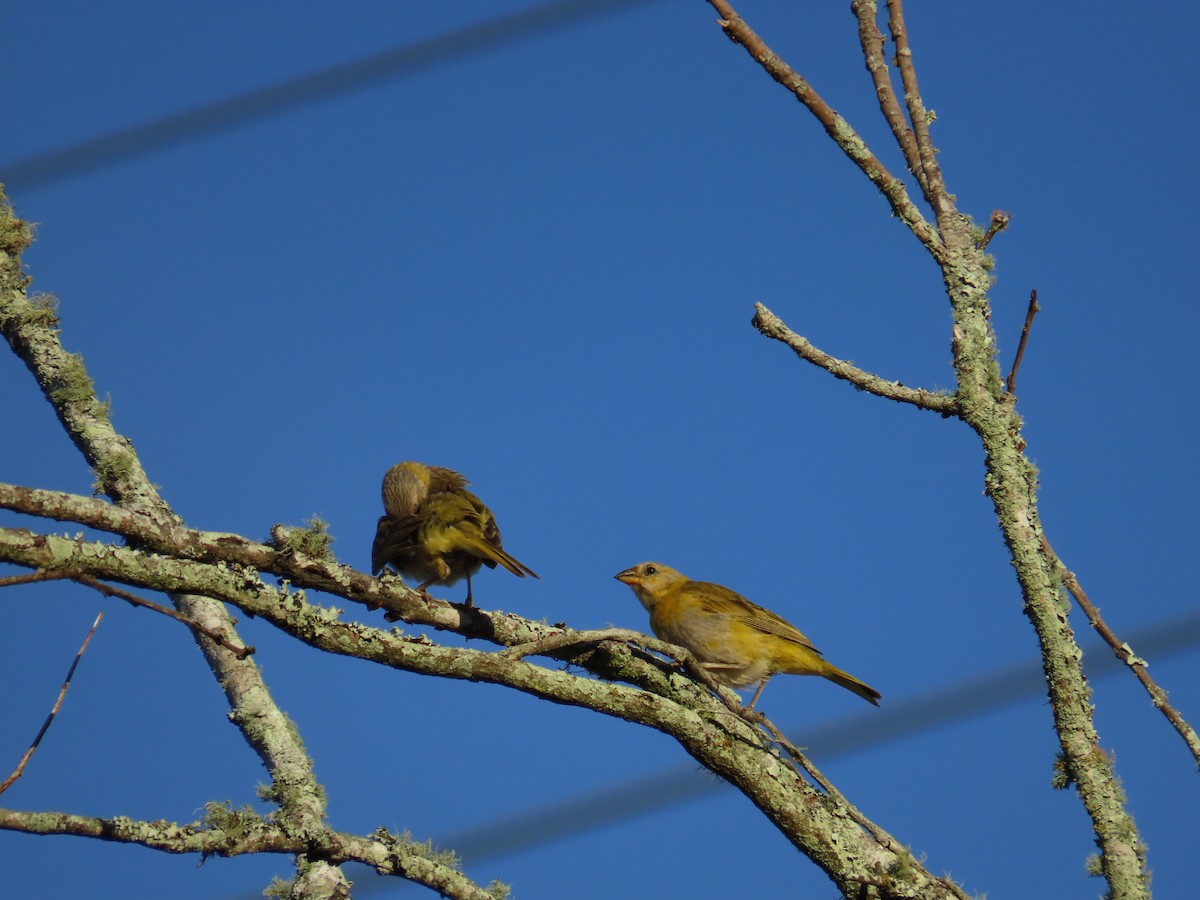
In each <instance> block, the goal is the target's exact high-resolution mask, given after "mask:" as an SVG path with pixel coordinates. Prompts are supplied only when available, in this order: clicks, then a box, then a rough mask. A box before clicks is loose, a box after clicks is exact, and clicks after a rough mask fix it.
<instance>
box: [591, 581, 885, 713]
mask: <svg viewBox="0 0 1200 900" xmlns="http://www.w3.org/2000/svg"><path fill="white" fill-rule="evenodd" d="M613 577H614V578H616V579H617V581H620V582H623V583H625V584H627V585H629V586H630V587H631V588H633V592H634V593H635V594H636V595H637V598H638V600H640V601H641V602H642V606H644V607H646V610H647V611H648V612H649V613H650V628H651V629H653V631H654V633H655V634H656V635H658V637H659V638H660V639H661V640H664V641H668V642H670V643H672V644H679V645H680V646H683V647H686V648H687V649H688V650H690V651H691V652H692V655H693V656H695V657H696V661H697V662H699V663H700V664H701V665H702V666H703V667H704V668H705V669H707V670H708V671H709V672H711V673H712V676H713V678H715V679H716V680H717V681H719V682H721V683H722V684H728V685H732V686H733V687H747V686H748V685H751V684H755V683H757V684H758V690H756V691H755V692H754V698H753V699H752V700H751V701H750V706H749V708H750V709H753V708H754V704H755V703H756V702H758V697H759V695H760V694H761V693H762V690H763V688H764V687H766V685H767V681H768V680H769V679H770V678H771V676H772V675H775V674H778V673H781V672H782V673H784V674H786V675H820V676H821V677H822V678H828V679H829V680H830V681H832V682H833V683H834V684H838V685H841V686H842V687H844V688H845V689H846V690H848V691H854V693H856V694H858V696H860V697H862V698H863V699H864V700H867V701H869V702H870V703H874V704H875V705H876V706H878V705H879V696H880V695H879V692H878V691H877V690H875V689H874V688H872V687H869V686H868V685H866V684H864V683H863V682H861V681H859V680H858V679H857V678H855V677H854V676H853V675H850V674H849V673H847V672H843V671H842V670H841V669H839V668H837V667H836V666H832V665H830V664H829V663H827V662H825V660H823V659H822V658H821V651H819V650H818V649H817V648H816V647H814V646H813V645H812V642H811V641H809V639H808V638H806V637H805V636H804V635H803V634H801V633H800V632H799V631H797V630H796V629H795V628H794V627H792V626H791V625H789V624H788V623H787V622H785V621H784V620H783V619H781V618H780V617H779V616H777V615H775V613H773V612H771V611H770V610H769V609H763V608H762V607H761V606H759V605H758V604H756V603H751V602H750V601H749V600H747V599H746V598H745V597H743V596H742V595H741V594H738V593H735V592H734V591H731V590H730V589H729V588H727V587H722V586H721V585H719V584H710V583H709V582H707V581H691V580H690V579H689V578H688V577H687V576H686V575H683V574H681V573H679V572H676V571H675V570H674V569H672V568H671V567H669V566H664V565H662V564H661V563H655V562H644V563H642V564H641V565H638V566H634V567H633V568H632V569H626V570H625V571H623V572H618V573H617V574H616V575H615V576H613Z"/></svg>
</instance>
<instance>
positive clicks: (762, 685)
mask: <svg viewBox="0 0 1200 900" xmlns="http://www.w3.org/2000/svg"><path fill="white" fill-rule="evenodd" d="M770 680H771V676H770V675H768V676H767V677H766V678H764V679H763V680H762V681H760V682H759V683H758V690H756V691H755V692H754V696H753V697H751V698H750V705H749V706H747V707H746V709H754V704H755V703H757V702H758V695H759V694H761V693H762V692H763V688H765V687H766V686H767V682H768V681H770Z"/></svg>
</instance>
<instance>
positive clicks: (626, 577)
mask: <svg viewBox="0 0 1200 900" xmlns="http://www.w3.org/2000/svg"><path fill="white" fill-rule="evenodd" d="M613 578H615V579H617V581H620V582H622V583H624V584H633V583H634V582H636V581H637V580H638V577H637V572H635V571H634V570H633V569H626V570H625V571H623V572H618V573H617V574H616V575H614V576H613Z"/></svg>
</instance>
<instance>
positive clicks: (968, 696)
mask: <svg viewBox="0 0 1200 900" xmlns="http://www.w3.org/2000/svg"><path fill="white" fill-rule="evenodd" d="M1130 644H1131V645H1132V646H1133V647H1135V648H1136V649H1137V652H1138V654H1139V655H1140V656H1143V657H1147V658H1149V659H1152V660H1165V659H1167V658H1168V657H1171V656H1175V655H1178V654H1180V653H1185V652H1187V651H1189V650H1195V649H1196V648H1197V646H1200V613H1192V614H1190V615H1187V616H1183V617H1181V618H1178V619H1175V620H1172V621H1169V622H1164V623H1160V624H1158V625H1152V626H1149V627H1147V628H1144V629H1142V630H1140V631H1138V632H1136V633H1134V634H1133V636H1132V639H1131V641H1130ZM1105 650H1106V648H1102V647H1099V646H1097V647H1095V648H1094V649H1090V651H1089V655H1088V657H1087V669H1088V674H1089V677H1092V678H1099V677H1104V676H1109V675H1113V674H1115V673H1116V672H1118V671H1119V670H1121V669H1122V668H1124V666H1123V664H1122V663H1121V662H1120V661H1119V660H1118V659H1117V658H1116V657H1115V656H1114V655H1113V654H1112V653H1110V652H1104V651H1105ZM1045 690H1046V677H1045V675H1044V674H1043V672H1042V666H1041V663H1039V662H1028V663H1021V664H1019V665H1015V666H1009V667H1006V668H1003V669H997V670H994V671H992V672H989V673H986V674H983V675H979V676H976V677H975V678H972V679H971V680H970V681H960V682H958V683H956V684H955V685H953V686H951V687H946V688H939V689H938V690H934V691H928V692H926V693H923V694H918V695H916V696H914V697H909V698H908V699H905V700H900V701H899V702H897V703H895V704H889V705H888V706H887V707H885V708H883V709H880V710H876V711H872V712H870V713H863V714H856V715H853V716H848V717H846V718H844V719H840V720H838V721H835V722H832V723H830V724H828V725H826V726H824V727H823V728H818V729H816V730H815V731H806V732H805V734H803V735H802V736H793V739H795V740H798V741H799V742H800V743H802V744H803V745H804V746H805V748H806V753H807V755H808V756H810V757H812V758H813V759H819V760H821V763H822V765H824V764H825V763H828V762H830V761H831V760H833V759H836V758H838V757H843V756H848V755H850V754H852V753H855V752H857V751H859V750H865V749H869V748H870V749H873V748H877V747H879V746H880V745H881V744H882V743H884V742H886V741H895V740H900V739H902V738H904V737H907V736H909V735H913V734H927V733H928V732H930V731H931V730H933V729H936V728H942V727H945V726H947V725H951V724H958V723H961V722H964V721H966V720H967V719H969V718H974V717H976V716H980V715H983V714H985V713H989V712H993V711H995V710H997V709H1001V708H1003V707H1007V706H1012V705H1014V704H1016V703H1019V702H1021V701H1023V700H1027V699H1029V698H1030V697H1038V696H1043V695H1044V694H1045ZM721 790H732V788H731V787H730V786H729V785H728V784H726V783H725V782H724V781H721V780H719V779H716V778H714V777H713V776H712V774H711V773H709V772H707V771H706V770H703V769H699V768H697V767H696V766H688V765H682V766H678V767H672V768H669V769H660V770H658V771H657V772H654V773H651V774H648V775H644V776H641V777H639V778H635V779H630V780H629V781H625V782H622V783H621V784H618V785H613V786H610V787H605V788H600V789H598V790H594V791H589V792H587V793H581V794H578V795H576V796H574V797H570V798H568V799H566V800H562V801H559V802H557V803H552V804H547V805H545V806H542V807H539V808H537V809H533V810H529V811H527V812H520V813H516V814H515V815H511V816H508V817H506V818H504V819H500V820H496V821H493V822H489V823H487V824H484V825H479V826H473V827H470V828H466V829H464V830H462V831H459V832H456V833H453V834H450V835H447V836H446V838H445V839H444V840H441V841H435V843H436V844H438V845H440V846H442V847H446V848H451V849H453V850H454V852H455V853H456V854H458V856H459V857H460V858H461V859H462V860H463V861H464V863H465V864H466V865H468V866H473V865H476V864H478V863H480V862H483V861H486V860H489V859H494V858H496V857H500V856H506V855H509V854H513V853H519V852H522V851H526V850H529V849H531V848H533V847H535V846H544V845H546V844H550V843H553V842H554V841H558V840H562V839H563V838H569V837H577V836H579V835H581V834H586V833H588V832H591V831H595V830H597V829H600V828H606V827H608V826H610V825H616V824H618V823H620V822H624V821H626V820H629V819H633V818H636V817H638V816H644V815H648V814H650V813H654V812H657V811H660V810H662V809H663V808H665V807H669V806H676V805H678V804H681V803H688V802H691V801H693V800H698V799H701V798H703V797H706V796H708V795H710V794H715V793H717V792H718V791H721ZM347 872H354V875H353V877H354V880H355V881H356V882H357V885H356V889H355V893H356V894H365V893H366V892H368V891H377V890H383V889H388V888H390V889H392V890H393V891H399V890H404V889H406V888H407V885H406V884H405V883H402V882H398V881H397V880H396V879H392V878H387V879H385V878H383V877H374V878H372V877H371V876H372V875H374V874H375V872H374V870H372V869H367V868H365V867H356V866H355V865H354V864H349V865H348V866H347Z"/></svg>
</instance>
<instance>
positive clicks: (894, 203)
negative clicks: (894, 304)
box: [708, 0, 947, 263]
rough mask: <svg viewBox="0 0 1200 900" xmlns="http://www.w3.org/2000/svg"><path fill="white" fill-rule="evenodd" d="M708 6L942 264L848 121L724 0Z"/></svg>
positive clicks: (937, 245)
mask: <svg viewBox="0 0 1200 900" xmlns="http://www.w3.org/2000/svg"><path fill="white" fill-rule="evenodd" d="M708 2H709V5H711V6H712V7H713V9H715V10H716V11H717V13H718V14H719V15H720V17H721V18H720V19H719V20H718V23H717V24H719V25H720V26H721V29H722V30H723V31H724V32H725V35H726V36H727V37H728V38H729V39H730V40H731V41H733V42H734V43H735V44H739V45H741V47H742V48H744V49H745V51H746V52H747V53H749V54H750V56H751V57H753V58H754V60H755V62H757V63H758V64H759V65H760V66H762V67H763V69H764V70H765V71H766V73H767V74H768V75H770V76H771V77H772V78H773V79H775V81H777V82H778V83H779V84H781V85H782V86H783V87H785V88H787V90H789V91H791V92H792V94H793V95H794V96H795V97H796V99H797V100H799V101H800V102H801V103H802V104H804V106H805V107H806V108H807V109H808V111H809V112H811V113H812V114H813V115H814V116H815V117H816V119H817V121H818V122H820V123H821V125H822V127H823V128H824V129H825V132H826V134H828V135H829V136H830V137H831V138H832V139H833V141H834V143H836V144H837V145H838V146H839V147H840V148H841V149H842V152H843V153H845V154H846V156H848V157H849V158H850V160H851V162H853V163H854V164H855V165H856V166H858V168H859V169H860V170H861V171H862V173H863V174H864V175H866V176H867V178H869V179H870V180H871V183H872V184H874V185H875V186H876V187H877V188H879V190H880V192H881V193H882V194H883V195H884V197H886V198H887V200H888V203H890V204H891V207H892V212H894V213H895V214H896V217H897V218H898V219H900V221H902V222H904V224H905V225H907V226H908V227H909V229H910V230H911V231H912V233H913V234H914V235H916V237H917V239H918V240H919V241H920V242H921V243H922V244H923V245H924V246H925V248H926V249H927V250H928V251H929V252H930V253H931V254H932V255H933V258H934V259H936V260H937V261H938V262H939V263H943V262H945V261H946V259H947V257H946V248H945V245H944V244H943V243H942V237H941V235H940V234H939V233H938V230H937V228H936V227H934V226H933V225H931V224H930V223H929V222H926V221H925V218H924V217H923V216H922V215H921V212H920V210H919V209H917V206H916V204H915V203H913V201H912V198H911V197H909V196H908V191H907V190H906V189H905V186H904V182H903V181H901V180H900V179H899V178H897V177H896V176H895V175H893V174H892V173H891V172H890V171H888V168H887V166H885V165H884V164H883V163H882V162H881V161H880V160H879V158H878V157H877V156H875V154H874V153H872V152H871V151H870V150H869V149H868V147H867V142H866V141H864V140H863V138H862V136H861V135H859V134H858V132H857V131H855V130H854V128H853V127H852V126H851V125H850V123H849V122H847V121H846V120H845V119H843V118H842V117H841V116H840V115H838V113H837V112H836V111H835V110H834V109H833V107H831V106H830V105H829V104H828V103H826V102H825V100H824V99H823V98H822V97H821V95H820V94H818V93H817V92H816V90H815V89H814V88H813V86H812V85H811V84H809V83H808V81H807V80H806V79H805V78H804V77H803V76H802V75H800V74H799V73H798V72H796V71H795V70H794V69H792V67H791V66H789V65H788V64H787V63H785V62H784V61H783V60H782V59H780V58H779V57H778V56H777V55H776V54H775V53H774V52H772V50H771V48H770V47H768V46H767V45H766V44H765V43H764V42H763V40H762V38H760V37H759V36H758V35H757V34H755V33H754V30H753V29H752V28H750V26H749V25H747V24H746V22H745V20H744V19H742V17H741V16H739V15H738V14H737V11H736V10H734V8H733V7H732V6H730V5H729V3H728V2H726V0H708Z"/></svg>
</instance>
